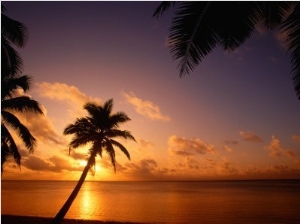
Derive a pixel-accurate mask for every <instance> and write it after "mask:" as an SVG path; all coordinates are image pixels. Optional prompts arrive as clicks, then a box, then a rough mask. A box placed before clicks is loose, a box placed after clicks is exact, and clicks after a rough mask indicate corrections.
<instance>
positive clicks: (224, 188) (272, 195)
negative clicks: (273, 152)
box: [1, 180, 300, 224]
mask: <svg viewBox="0 0 300 224" xmlns="http://www.w3.org/2000/svg"><path fill="white" fill-rule="evenodd" d="M75 184H76V182H73V181H2V182H1V213H2V214H9V215H26V216H42V217H54V216H55V214H56V213H57V212H58V211H59V209H60V208H61V206H62V205H63V204H64V202H65V200H66V199H67V197H68V196H69V194H70V193H71V191H72V190H73V188H74V186H75ZM66 218H72V219H91V220H101V221H121V222H127V221H129V222H144V223H145V222H146V223H222V224H223V223H263V224H266V223H272V224H273V223H288V224H292V223H295V224H296V223H300V180H256V181H191V182H85V183H84V184H83V186H82V188H81V190H80V192H79V194H78V196H77V198H76V199H75V201H74V202H73V204H72V206H71V208H70V210H69V212H68V213H67V215H66Z"/></svg>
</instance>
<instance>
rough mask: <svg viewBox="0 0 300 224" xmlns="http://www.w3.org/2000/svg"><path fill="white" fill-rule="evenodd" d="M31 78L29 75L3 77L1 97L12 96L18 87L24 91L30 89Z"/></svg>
mask: <svg viewBox="0 0 300 224" xmlns="http://www.w3.org/2000/svg"><path fill="white" fill-rule="evenodd" d="M30 84H31V78H30V77H29V76H27V75H23V76H21V77H13V78H12V77H10V76H6V77H1V99H6V98H7V97H10V98H11V97H12V94H13V91H14V90H16V89H17V88H21V89H23V91H24V92H26V91H27V90H29V87H30Z"/></svg>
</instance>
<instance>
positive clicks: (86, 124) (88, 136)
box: [64, 99, 135, 169]
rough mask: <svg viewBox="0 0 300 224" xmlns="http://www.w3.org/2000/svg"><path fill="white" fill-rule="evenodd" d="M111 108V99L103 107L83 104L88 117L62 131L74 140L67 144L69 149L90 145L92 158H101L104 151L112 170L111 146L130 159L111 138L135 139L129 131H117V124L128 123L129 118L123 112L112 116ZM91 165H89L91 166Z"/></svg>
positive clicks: (123, 149) (112, 151)
mask: <svg viewBox="0 0 300 224" xmlns="http://www.w3.org/2000/svg"><path fill="white" fill-rule="evenodd" d="M112 106H113V100H112V99H111V100H108V101H107V102H105V104H104V105H103V106H99V105H96V104H95V103H87V104H85V105H84V109H85V110H87V112H88V114H89V116H86V117H82V118H78V119H77V120H76V121H75V123H74V124H70V125H68V126H67V127H66V128H65V130H64V134H65V135H68V134H74V138H73V139H72V141H71V142H70V144H69V146H70V147H71V148H77V147H79V146H82V145H85V144H87V143H92V147H91V148H90V155H91V156H92V157H95V156H97V155H100V156H101V157H102V150H103V149H104V150H105V151H106V152H107V153H108V155H109V156H110V159H111V162H112V165H113V166H114V169H116V160H115V150H114V147H113V146H117V147H118V148H119V149H120V150H121V151H122V152H123V153H124V154H125V155H126V156H127V158H128V159H130V155H129V153H128V151H127V149H126V148H125V147H124V146H123V145H122V144H120V143H119V142H117V141H115V140H114V139H113V138H115V137H122V138H124V139H127V138H129V139H132V140H134V141H135V139H134V137H133V136H132V135H131V134H130V132H129V131H126V130H125V131H121V130H119V129H118V127H119V124H121V123H124V122H126V121H129V120H130V118H129V117H128V116H127V115H126V114H125V113H124V112H117V113H115V114H112ZM93 161H94V160H93ZM93 163H94V162H93ZM93 163H92V164H89V165H93Z"/></svg>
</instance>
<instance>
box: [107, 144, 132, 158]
mask: <svg viewBox="0 0 300 224" xmlns="http://www.w3.org/2000/svg"><path fill="white" fill-rule="evenodd" d="M110 142H111V143H112V144H113V145H115V146H117V147H118V148H119V149H120V150H121V151H122V152H123V153H124V154H125V155H126V156H127V158H128V159H129V160H130V154H129V152H128V150H127V149H126V148H125V147H124V146H123V145H122V144H121V143H119V142H117V141H115V140H113V139H110Z"/></svg>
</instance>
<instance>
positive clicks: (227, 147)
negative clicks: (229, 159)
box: [223, 145, 232, 152]
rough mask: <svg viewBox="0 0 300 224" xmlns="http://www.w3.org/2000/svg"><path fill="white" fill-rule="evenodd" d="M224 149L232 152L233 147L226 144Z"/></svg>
mask: <svg viewBox="0 0 300 224" xmlns="http://www.w3.org/2000/svg"><path fill="white" fill-rule="evenodd" d="M223 149H224V150H225V151H227V152H232V148H230V147H229V146H227V145H225V146H224V147H223Z"/></svg>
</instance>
